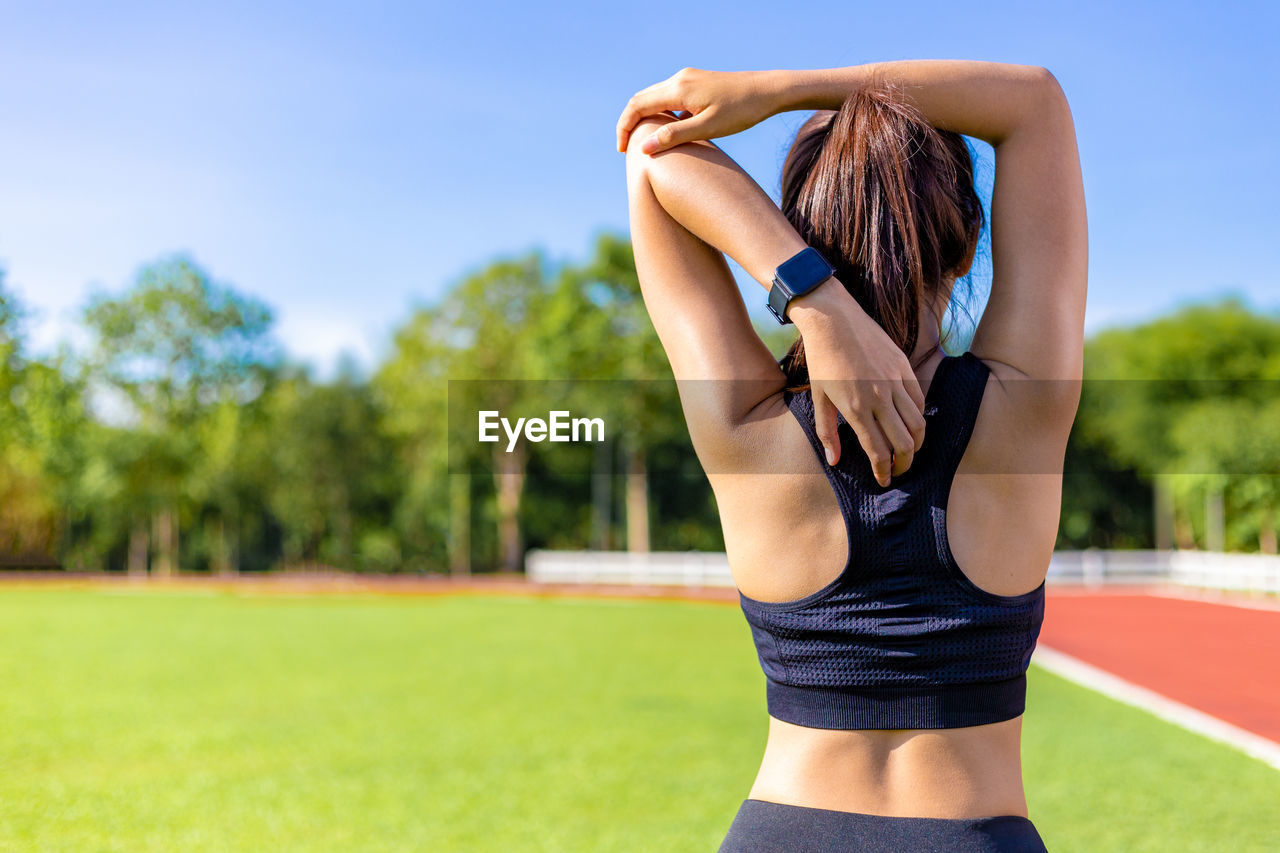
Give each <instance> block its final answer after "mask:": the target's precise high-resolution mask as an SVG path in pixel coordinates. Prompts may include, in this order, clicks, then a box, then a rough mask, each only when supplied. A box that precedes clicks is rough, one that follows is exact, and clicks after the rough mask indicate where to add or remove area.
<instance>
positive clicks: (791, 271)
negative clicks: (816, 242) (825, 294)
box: [777, 246, 835, 296]
mask: <svg viewBox="0 0 1280 853" xmlns="http://www.w3.org/2000/svg"><path fill="white" fill-rule="evenodd" d="M834 272H835V271H834V270H832V268H831V265H830V264H828V263H827V261H826V259H825V258H823V257H822V255H820V254H819V253H818V250H817V249H815V248H813V247H812V246H810V247H809V248H807V249H805V250H804V251H802V252H800V253H799V254H797V255H796V256H795V257H793V258H791V259H790V260H788V261H785V262H784V263H782V264H781V265H780V266H779V267H778V272H777V275H778V278H780V279H782V283H783V285H784V286H786V288H787V290H789V291H791V293H792V294H793V295H796V296H798V295H800V294H801V293H807V292H808V291H810V290H812V289H813V288H815V287H817V286H818V285H819V284H821V283H822V282H824V281H826V280H827V279H828V278H830V277H831V276H832V275H833V274H834Z"/></svg>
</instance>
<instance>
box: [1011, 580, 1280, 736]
mask: <svg viewBox="0 0 1280 853" xmlns="http://www.w3.org/2000/svg"><path fill="white" fill-rule="evenodd" d="M1040 642H1041V643H1043V644H1044V645H1046V646H1049V647H1050V648H1053V649H1056V650H1058V651H1060V652H1063V653H1065V654H1068V655H1071V656H1072V657H1075V658H1079V659H1080V660H1083V661H1084V662H1086V663H1089V664H1092V665H1094V666H1096V667H1098V668H1100V669H1104V670H1106V671H1107V672H1110V673H1111V674H1113V675H1117V676H1119V677H1120V678H1123V679H1125V680H1126V681H1131V682H1133V683H1134V684H1138V685H1141V686H1142V687H1146V688H1147V689H1149V690H1154V691H1155V692H1157V693H1160V694H1161V695H1163V696H1166V697H1168V698H1169V699H1173V700H1175V701H1178V702H1181V703H1182V704H1184V705H1190V706H1191V707H1193V708H1195V709H1197V710H1199V711H1203V712H1204V713H1206V714H1210V715H1212V716H1214V717H1217V718H1218V719H1220V720H1225V721H1226V722H1228V723H1232V724H1233V725H1236V726H1239V727H1240V728H1242V729H1247V730H1248V731H1251V732H1254V733H1255V734H1259V735H1262V736H1263V737H1266V738H1270V739H1271V740H1274V741H1280V609H1251V608H1246V607H1240V606H1233V605H1229V604H1222V603H1217V602H1212V601H1199V600H1190V599H1180V598H1168V597H1162V596H1158V595H1149V594H1135V593H1131V594H1116V593H1108V592H1098V593H1085V592H1071V591H1066V590H1063V591H1054V590H1053V589H1052V588H1050V590H1049V592H1048V599H1047V601H1046V603H1045V619H1044V627H1043V628H1042V630H1041V632H1040ZM1032 659H1033V660H1034V656H1033V658H1032Z"/></svg>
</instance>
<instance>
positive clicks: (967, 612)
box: [739, 352, 1044, 729]
mask: <svg viewBox="0 0 1280 853" xmlns="http://www.w3.org/2000/svg"><path fill="white" fill-rule="evenodd" d="M989 372H990V369H989V368H988V367H987V365H986V364H985V363H983V362H982V361H981V360H980V359H978V358H977V357H976V356H974V355H973V354H972V353H968V352H966V353H964V354H963V355H959V356H947V357H946V358H944V359H943V360H942V362H940V363H939V365H938V367H937V370H936V371H935V373H934V376H933V380H932V382H931V383H930V385H929V390H928V393H927V394H926V399H925V409H924V417H925V423H926V429H925V440H924V443H923V445H922V446H921V448H920V450H919V451H918V452H917V453H916V455H915V458H914V461H913V462H912V465H911V467H910V468H909V469H908V470H907V471H906V473H904V474H902V475H900V476H897V477H895V478H894V479H893V481H892V482H891V483H890V485H889V486H888V487H887V488H886V487H882V486H881V485H880V484H879V483H877V482H876V480H875V476H874V475H873V473H872V471H871V463H870V461H869V460H868V459H867V456H866V454H865V453H864V452H863V451H862V448H861V446H860V445H859V443H858V441H857V438H856V436H855V435H854V433H853V430H852V428H851V427H850V426H849V425H848V423H846V422H845V420H844V418H843V417H841V418H839V425H840V426H839V432H838V435H839V439H840V442H841V452H840V461H839V462H838V463H837V464H836V465H835V466H830V465H828V464H827V463H826V460H825V457H824V452H823V448H822V443H821V442H820V441H819V439H818V437H817V435H816V433H815V432H814V422H813V400H812V398H811V397H810V395H809V392H807V391H805V392H802V393H798V394H789V395H788V396H787V404H788V406H789V408H790V409H791V412H792V414H794V415H795V417H796V419H797V420H798V421H799V422H800V425H801V427H803V428H804V431H805V434H806V435H807V436H808V438H809V443H810V444H811V445H812V446H813V450H814V452H815V453H816V454H817V456H818V459H819V464H820V465H821V466H822V469H823V471H825V472H826V476H827V479H828V481H829V482H830V484H831V487H832V489H834V490H835V494H836V499H837V500H838V501H839V504H840V511H841V514H842V515H843V516H844V523H845V528H846V532H847V534H848V540H849V559H848V562H847V564H846V565H845V568H844V570H843V571H842V572H841V574H840V576H839V577H837V578H836V579H835V580H834V581H832V582H831V583H830V584H828V585H827V586H826V587H824V588H823V589H820V590H818V591H817V592H815V593H813V594H812V595H808V596H805V597H804V598H801V599H798V600H796V601H788V602H777V603H774V602H762V601H756V600H754V599H751V598H748V597H746V596H745V595H743V594H742V593H741V592H739V599H740V603H741V605H742V610H743V613H744V615H745V616H746V618H747V622H748V623H749V625H750V627H751V633H752V638H753V640H754V642H755V645H756V651H757V654H758V656H759V659H760V665H761V667H762V668H763V670H764V674H765V682H766V699H767V704H768V710H769V714H770V715H771V716H773V717H776V718H778V719H779V720H783V721H786V722H791V723H796V724H798V725H802V726H810V727H814V728H825V729H906V728H911V729H930V728H956V727H961V726H976V725H982V724H985V723H993V722H999V721H1001V720H1007V719H1010V718H1013V717H1016V716H1018V715H1019V714H1021V713H1022V712H1023V709H1024V707H1025V703H1026V671H1027V667H1028V665H1029V663H1030V660H1031V652H1032V650H1033V649H1034V648H1035V644H1036V639H1037V638H1038V636H1039V634H1040V625H1041V622H1042V621H1043V618H1044V584H1043V583H1042V584H1041V585H1040V586H1039V587H1038V588H1037V589H1035V590H1034V591H1032V592H1029V593H1027V594H1025V595H1018V596H1000V595H995V594H993V593H990V592H987V591H985V590H983V589H981V588H979V587H978V586H976V585H974V584H973V582H972V581H970V580H969V579H968V578H967V577H966V576H965V575H964V573H963V572H962V571H961V570H960V568H959V566H957V565H956V561H955V557H954V556H953V555H952V553H951V548H950V545H949V544H948V542H947V524H946V520H947V517H946V513H947V497H948V494H949V493H950V489H951V481H952V478H953V477H954V475H955V471H956V468H957V467H958V466H959V464H960V459H961V458H962V457H963V455H964V451H965V448H966V447H967V446H968V442H969V437H970V435H971V434H972V432H973V426H974V423H975V421H976V420H977V416H978V408H979V406H980V405H981V403H982V396H983V392H984V391H985V389H986V384H987V376H988V373H989Z"/></svg>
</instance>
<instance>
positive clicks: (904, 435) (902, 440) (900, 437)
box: [874, 408, 916, 479]
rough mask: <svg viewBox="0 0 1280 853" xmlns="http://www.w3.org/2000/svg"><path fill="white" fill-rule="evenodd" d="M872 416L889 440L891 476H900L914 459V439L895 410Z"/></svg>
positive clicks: (880, 412)
mask: <svg viewBox="0 0 1280 853" xmlns="http://www.w3.org/2000/svg"><path fill="white" fill-rule="evenodd" d="M874 415H875V419H876V423H877V424H879V425H880V429H881V430H883V431H884V434H885V436H886V437H887V438H888V439H889V447H890V449H891V452H892V454H893V458H892V459H891V467H892V471H893V474H894V476H897V475H899V474H902V473H904V472H905V471H906V470H907V468H909V467H910V466H911V461H912V459H913V458H914V457H915V453H916V447H915V439H914V438H913V437H912V436H911V432H910V431H909V430H908V429H907V425H906V424H904V423H903V422H902V417H901V415H899V414H898V410H897V409H896V408H889V409H885V410H881V411H877V412H874ZM877 479H878V478H877Z"/></svg>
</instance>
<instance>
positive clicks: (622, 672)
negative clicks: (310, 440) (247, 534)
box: [0, 589, 1280, 853]
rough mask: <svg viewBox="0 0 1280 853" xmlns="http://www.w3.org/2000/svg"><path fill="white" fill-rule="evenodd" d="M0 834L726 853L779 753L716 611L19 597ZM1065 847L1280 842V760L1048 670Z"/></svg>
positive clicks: (1034, 693)
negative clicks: (768, 751) (758, 780)
mask: <svg viewBox="0 0 1280 853" xmlns="http://www.w3.org/2000/svg"><path fill="white" fill-rule="evenodd" d="M0 649H3V652H2V653H0V685H2V687H3V689H2V690H0V849H2V850H24V851H25V850H59V851H63V850H66V851H76V850H94V851H101V850H122V851H123V850H128V851H140V850H164V851H171V850H343V851H346V850H362V851H363V850H414V851H416V850H424V851H425V850H430V851H437V850H440V851H579V850H581V851H591V853H596V851H600V852H601V853H603V852H604V851H624V850H625V851H713V850H715V849H716V847H717V845H718V844H719V842H720V839H721V838H722V837H723V835H724V832H725V830H726V829H727V828H728V825H729V823H730V821H731V820H732V819H733V815H734V812H735V811H736V810H737V807H738V804H739V803H740V802H741V800H742V799H743V797H745V796H746V793H747V790H748V789H749V787H750V785H751V781H752V779H753V778H754V776H755V772H756V770H757V768H758V766H759V760H760V755H761V750H762V748H763V746H764V738H765V731H766V718H765V714H764V682H763V676H762V675H761V674H760V671H759V668H758V666H757V664H756V660H755V653H754V650H753V649H752V647H751V641H750V636H749V633H748V631H747V627H746V623H745V622H744V621H743V620H742V617H741V614H740V613H739V612H738V611H737V610H736V609H734V608H732V607H725V606H719V605H713V604H692V603H689V604H685V603H670V602H664V603H657V602H625V601H612V600H578V599H536V598H527V599H526V598H514V597H512V598H488V597H475V598H470V597H448V598H375V597H367V598H364V597H354V596H353V597H342V598H336V597H321V596H317V597H310V598H309V597H298V598H270V597H261V598H258V597H240V596H235V595H228V594H204V595H199V594H163V593H162V594H157V593H154V592H142V593H137V594H133V593H129V592H127V591H125V590H120V591H111V590H52V589H51V590H31V589H8V590H0ZM1028 703H1029V713H1028V715H1027V718H1026V721H1025V725H1024V727H1025V769H1026V781H1027V788H1028V795H1029V799H1030V805H1031V815H1032V819H1033V820H1034V821H1035V822H1036V825H1037V826H1038V827H1039V828H1040V831H1041V834H1042V835H1043V836H1044V838H1045V840H1046V842H1047V843H1048V845H1049V849H1050V850H1052V851H1055V853H1060V851H1075V850H1079V851H1111V850H1115V851H1126V853H1128V851H1208V850H1223V851H1232V853H1236V852H1237V851H1248V850H1259V851H1261V850H1275V849H1280V814H1278V813H1277V812H1278V810H1277V805H1276V804H1277V803H1280V773H1277V772H1276V771H1275V770H1273V769H1271V768H1269V767H1267V766H1265V765H1263V764H1261V763H1260V762H1257V761H1255V760H1253V759H1250V758H1248V757H1245V756H1243V755H1240V754H1237V753H1236V752H1234V751H1232V750H1231V749H1229V748H1226V747H1223V746H1220V745H1218V744H1215V743H1212V742H1210V741H1208V740H1205V739H1203V738H1200V737H1198V736H1196V735H1192V734H1189V733H1187V732H1184V731H1182V730H1180V729H1177V728H1175V727H1173V726H1171V725H1168V724H1166V723H1163V722H1161V721H1159V720H1157V719H1155V718H1153V717H1151V716H1149V715H1146V714H1144V713H1142V712H1140V711H1137V710H1134V709H1131V708H1128V707H1126V706H1123V705H1119V704H1117V703H1114V702H1111V701H1109V700H1107V699H1104V698H1102V697H1100V696H1097V695H1096V694H1092V693H1090V692H1088V691H1085V690H1082V689H1080V688H1078V687H1075V686H1073V685H1071V684H1069V683H1067V682H1065V681H1062V680H1060V679H1058V678H1056V677H1054V676H1051V675H1049V674H1047V673H1044V672H1042V671H1040V670H1037V669H1033V671H1032V676H1031V688H1030V696H1029V699H1028Z"/></svg>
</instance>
